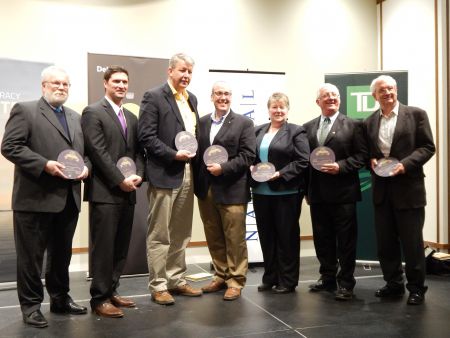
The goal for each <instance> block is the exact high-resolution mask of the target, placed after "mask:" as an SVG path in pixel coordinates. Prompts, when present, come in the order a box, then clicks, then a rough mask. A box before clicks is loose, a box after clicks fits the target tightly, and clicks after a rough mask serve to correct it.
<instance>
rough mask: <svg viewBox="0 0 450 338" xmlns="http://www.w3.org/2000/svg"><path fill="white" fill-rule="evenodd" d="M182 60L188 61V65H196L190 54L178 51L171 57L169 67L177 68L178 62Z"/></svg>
mask: <svg viewBox="0 0 450 338" xmlns="http://www.w3.org/2000/svg"><path fill="white" fill-rule="evenodd" d="M180 60H182V61H184V62H186V63H187V64H188V65H190V66H194V65H195V62H194V59H193V58H191V57H190V56H189V55H186V54H184V53H177V54H175V55H174V56H172V57H171V58H170V61H169V68H175V67H176V65H177V63H178V62H179V61H180Z"/></svg>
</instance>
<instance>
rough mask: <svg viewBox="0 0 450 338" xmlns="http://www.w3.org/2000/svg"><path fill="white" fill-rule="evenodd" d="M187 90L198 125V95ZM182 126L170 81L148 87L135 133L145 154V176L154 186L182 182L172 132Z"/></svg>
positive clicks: (170, 187)
mask: <svg viewBox="0 0 450 338" xmlns="http://www.w3.org/2000/svg"><path fill="white" fill-rule="evenodd" d="M188 93H189V101H188V102H189V105H190V106H191V109H192V111H194V112H195V115H196V119H197V125H198V112H197V98H196V97H195V95H194V94H192V93H190V92H188ZM183 130H185V126H184V122H183V118H182V117H181V113H180V110H179V109H178V105H177V102H176V101H175V97H174V95H173V94H172V91H171V89H170V87H169V85H168V84H167V83H165V84H163V85H162V86H160V87H157V88H154V89H152V90H149V91H147V92H146V93H145V94H144V97H143V99H142V102H141V109H140V112H139V123H138V137H139V143H140V146H141V147H142V149H143V150H144V152H145V155H146V168H145V170H146V177H147V179H148V181H149V182H150V184H152V185H153V186H154V187H157V188H163V189H175V188H178V187H180V186H181V183H182V182H183V175H184V167H185V163H184V162H182V161H177V160H175V155H176V153H177V150H176V148H175V136H176V135H177V134H178V133H179V132H180V131H183ZM197 137H198V136H197Z"/></svg>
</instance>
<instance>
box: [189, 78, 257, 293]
mask: <svg viewBox="0 0 450 338" xmlns="http://www.w3.org/2000/svg"><path fill="white" fill-rule="evenodd" d="M231 98H232V93H231V88H230V86H229V85H228V84H227V83H225V82H216V83H215V84H214V86H213V87H212V92H211V101H212V102H213V103H214V108H215V110H214V112H213V113H212V114H208V115H206V116H203V117H202V118H201V119H200V125H199V131H200V138H199V151H198V156H197V161H196V167H197V168H196V170H195V185H194V186H195V195H196V196H197V197H198V206H199V210H200V216H201V218H202V221H203V225H204V229H205V236H206V241H207V243H208V248H209V252H210V254H211V258H212V261H213V265H214V270H215V276H214V279H213V281H212V282H211V283H210V284H209V285H206V286H204V287H203V288H202V290H203V292H205V293H208V292H216V291H219V290H222V289H226V292H225V295H224V297H223V299H224V300H235V299H237V298H239V297H240V295H241V289H242V288H243V287H244V286H245V282H246V275H247V268H248V254H247V244H246V242H245V233H246V232H245V218H246V211H247V202H248V201H249V200H250V189H249V183H248V182H247V172H248V168H249V167H250V165H251V164H253V161H254V159H255V157H256V153H255V151H256V150H255V149H256V138H255V132H254V127H253V122H252V120H250V119H249V118H247V117H245V116H243V115H240V114H236V113H234V112H233V111H232V110H231V109H230V105H231ZM211 145H212V147H213V148H211V147H210V146H211ZM218 146H220V147H218ZM214 147H215V148H214ZM221 152H222V153H226V154H222V153H221ZM205 154H206V156H205ZM209 154H210V155H211V156H207V155H209ZM223 155H228V156H226V157H224V156H223ZM205 162H207V163H205Z"/></svg>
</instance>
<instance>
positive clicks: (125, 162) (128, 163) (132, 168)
mask: <svg viewBox="0 0 450 338" xmlns="http://www.w3.org/2000/svg"><path fill="white" fill-rule="evenodd" d="M116 167H117V168H119V170H120V172H121V173H122V175H123V176H125V177H129V176H131V175H136V163H134V161H133V159H131V158H130V157H127V156H124V157H121V158H119V160H118V161H117V164H116Z"/></svg>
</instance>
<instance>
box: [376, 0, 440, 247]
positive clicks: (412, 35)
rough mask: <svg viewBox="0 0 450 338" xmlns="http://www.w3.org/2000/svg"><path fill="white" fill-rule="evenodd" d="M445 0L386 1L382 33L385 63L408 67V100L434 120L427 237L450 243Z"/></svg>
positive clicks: (428, 172) (386, 66)
mask: <svg viewBox="0 0 450 338" xmlns="http://www.w3.org/2000/svg"><path fill="white" fill-rule="evenodd" d="M435 3H436V9H437V13H438V14H437V17H436V20H435ZM444 4H445V0H444V1H443V0H437V1H432V0H386V1H385V2H383V4H382V27H383V35H382V37H381V38H382V45H383V55H382V61H383V68H384V69H385V70H397V69H401V70H407V71H408V72H409V88H408V91H409V98H408V100H409V102H408V103H409V104H410V105H413V106H418V107H421V108H423V109H425V110H426V111H427V113H428V117H429V119H430V123H431V127H432V130H433V134H434V138H435V142H436V145H437V149H438V152H437V154H436V156H434V157H433V158H432V159H431V160H430V161H429V162H428V163H427V164H426V165H425V175H426V189H427V202H428V205H427V207H426V219H425V227H424V239H425V240H427V241H431V242H439V243H448V210H447V200H448V181H447V177H448V166H447V164H448V156H447V152H448V149H447V139H448V128H447V114H448V112H447V107H448V106H447V96H446V93H447V91H448V88H447V84H446V81H447V79H446V78H445V77H444V76H443V75H444V74H445V72H446V68H445V67H446V64H447V63H448V55H446V49H445V27H444V26H443V23H444V25H445V15H447V17H448V9H447V10H445V8H444V7H443V6H444ZM446 12H447V14H446ZM435 23H437V26H436V28H437V34H436V33H435ZM436 43H437V48H435V46H436ZM436 57H437V58H436Z"/></svg>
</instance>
